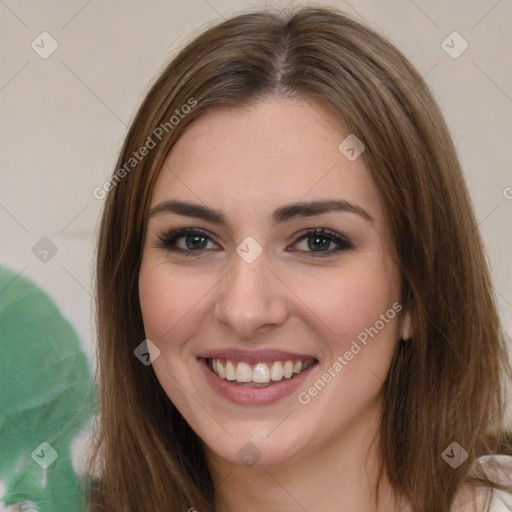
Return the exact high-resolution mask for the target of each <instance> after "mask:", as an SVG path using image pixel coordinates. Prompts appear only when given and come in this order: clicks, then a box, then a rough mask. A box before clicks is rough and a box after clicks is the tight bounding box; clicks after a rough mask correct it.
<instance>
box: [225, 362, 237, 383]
mask: <svg viewBox="0 0 512 512" xmlns="http://www.w3.org/2000/svg"><path fill="white" fill-rule="evenodd" d="M225 378H226V379H227V380H236V372H235V365H234V364H233V363H232V362H231V361H230V360H229V359H228V360H227V361H226V377H225Z"/></svg>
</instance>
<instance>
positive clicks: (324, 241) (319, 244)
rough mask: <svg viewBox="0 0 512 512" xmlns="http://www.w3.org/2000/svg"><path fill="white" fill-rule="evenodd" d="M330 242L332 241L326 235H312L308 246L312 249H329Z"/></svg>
mask: <svg viewBox="0 0 512 512" xmlns="http://www.w3.org/2000/svg"><path fill="white" fill-rule="evenodd" d="M311 241H312V242H311ZM330 242H331V241H330V240H329V239H328V238H325V237H321V236H316V237H311V238H309V240H308V247H309V248H310V249H328V247H329V243H330Z"/></svg>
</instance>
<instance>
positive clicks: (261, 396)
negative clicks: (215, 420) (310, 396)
mask: <svg viewBox="0 0 512 512" xmlns="http://www.w3.org/2000/svg"><path fill="white" fill-rule="evenodd" d="M220 353H222V355H214V356H209V357H207V358H206V357H203V356H201V357H198V358H197V361H198V363H199V366H200V367H201V369H202V370H203V372H204V374H205V377H206V380H207V381H208V383H209V384H210V386H211V387H212V388H213V389H214V391H216V392H217V393H219V394H220V395H221V396H222V397H224V398H226V399H228V400H230V401H231V402H234V403H235V404H240V405H266V404H271V403H274V402H277V401H278V400H281V399H282V398H285V397H287V396H289V395H291V394H292V393H294V392H296V391H297V390H298V388H300V387H301V386H303V385H304V382H305V380H306V379H307V378H308V377H309V374H310V372H311V371H312V370H313V369H314V368H315V367H316V366H317V365H318V360H316V359H315V362H314V363H313V364H312V365H311V366H309V367H308V368H307V369H306V370H304V372H302V373H301V374H299V375H295V376H294V377H293V378H291V379H283V380H281V381H278V382H275V383H274V384H271V385H270V386H268V387H264V388H257V387H255V388H253V387H248V386H240V385H237V384H231V382H229V381H226V380H224V379H221V378H220V377H219V376H218V375H217V374H216V373H214V372H213V371H212V370H210V368H209V367H208V364H207V360H208V359H210V358H211V357H219V358H228V359H231V358H230V357H229V356H228V355H227V354H228V352H227V351H225V350H223V351H222V352H220V351H219V354H220ZM268 353H269V354H270V353H271V354H280V356H279V357H273V355H272V357H271V356H270V355H267V356H266V357H264V358H263V359H261V358H259V359H257V358H256V359H252V360H251V361H249V360H248V358H247V356H245V358H244V359H240V357H242V354H241V351H236V355H237V356H238V358H233V359H232V360H233V361H244V362H248V363H249V364H254V363H257V362H268V361H279V360H283V359H285V360H286V359H302V358H303V356H302V355H297V354H289V353H288V354H286V357H283V354H284V353H283V352H274V351H269V352H268ZM255 354H256V353H252V355H255ZM258 354H259V355H260V356H261V354H263V352H260V353H258ZM290 356H292V357H290ZM251 357H252V356H251ZM304 359H314V358H312V357H304Z"/></svg>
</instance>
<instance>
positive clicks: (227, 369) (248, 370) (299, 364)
mask: <svg viewBox="0 0 512 512" xmlns="http://www.w3.org/2000/svg"><path fill="white" fill-rule="evenodd" d="M209 361H210V368H211V369H212V370H213V372H214V373H215V374H217V375H218V376H219V377H220V378H221V379H225V380H228V381H236V382H240V383H241V384H247V383H256V384H270V382H271V381H273V382H277V381H280V380H282V379H283V378H285V379H290V378H292V377H293V375H299V374H300V373H302V372H303V371H304V370H306V369H307V368H309V366H311V365H312V364H313V362H314V360H313V359H308V360H305V361H291V360H288V361H274V362H273V363H272V365H270V368H269V363H257V364H255V365H250V364H248V363H244V362H242V361H240V362H236V361H231V360H229V359H218V358H216V359H210V360H209Z"/></svg>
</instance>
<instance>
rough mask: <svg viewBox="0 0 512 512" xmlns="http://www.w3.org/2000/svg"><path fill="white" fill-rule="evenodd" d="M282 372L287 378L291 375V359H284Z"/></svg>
mask: <svg viewBox="0 0 512 512" xmlns="http://www.w3.org/2000/svg"><path fill="white" fill-rule="evenodd" d="M283 373H284V376H285V377H286V378H287V379H289V378H290V377H291V376H292V375H293V363H292V362H291V361H286V363H284V366H283Z"/></svg>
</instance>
